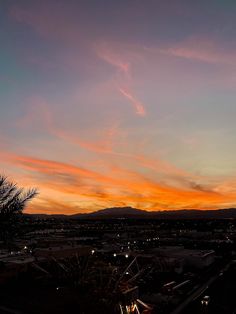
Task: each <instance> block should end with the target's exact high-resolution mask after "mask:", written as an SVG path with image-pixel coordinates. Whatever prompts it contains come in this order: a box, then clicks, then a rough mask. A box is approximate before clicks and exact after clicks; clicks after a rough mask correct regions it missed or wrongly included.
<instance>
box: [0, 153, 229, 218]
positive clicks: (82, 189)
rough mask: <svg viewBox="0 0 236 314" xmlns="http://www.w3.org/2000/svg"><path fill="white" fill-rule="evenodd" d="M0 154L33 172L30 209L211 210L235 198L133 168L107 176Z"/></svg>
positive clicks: (66, 164) (34, 159) (49, 162)
mask: <svg viewBox="0 0 236 314" xmlns="http://www.w3.org/2000/svg"><path fill="white" fill-rule="evenodd" d="M0 157H1V159H3V160H4V161H5V162H7V163H10V164H13V165H15V166H18V167H19V168H21V169H22V168H23V169H25V170H26V171H30V172H33V173H35V175H34V178H35V179H34V185H35V183H37V184H38V185H39V188H40V189H42V191H41V193H40V196H39V199H38V200H36V201H35V202H34V209H33V207H31V208H29V210H31V211H34V212H35V211H37V208H38V210H40V211H41V212H42V211H45V212H50V213H51V212H57V213H59V212H65V213H72V212H78V211H82V209H83V210H84V209H86V210H87V211H88V210H92V209H96V208H99V207H100V208H101V207H105V206H109V205H110V206H120V205H121V204H123V205H132V206H137V207H140V208H145V209H181V208H211V209H214V208H217V207H219V204H220V206H224V205H226V206H227V205H229V204H232V203H233V202H234V199H235V193H234V192H233V193H229V191H226V192H225V193H221V192H220V191H216V189H215V190H214V189H212V190H207V189H203V188H202V187H201V186H197V185H194V184H193V186H188V187H182V188H180V187H175V186H170V185H168V184H165V183H163V182H157V181H155V180H153V179H150V178H148V177H146V176H144V175H142V174H140V173H137V172H136V171H130V170H126V169H122V168H119V167H114V166H113V167H112V168H110V172H109V175H103V174H101V173H98V172H94V171H91V170H88V169H85V168H81V167H78V166H75V165H71V164H68V163H63V162H57V161H49V160H44V159H38V158H32V157H27V156H18V155H15V154H12V153H5V154H3V153H2V154H1V155H0ZM38 175H39V176H38ZM41 175H43V177H40V176H41ZM45 200H46V201H45ZM67 202H68V209H66V204H67ZM123 205H122V206H123ZM32 206H33V205H32ZM37 206H38V207H37Z"/></svg>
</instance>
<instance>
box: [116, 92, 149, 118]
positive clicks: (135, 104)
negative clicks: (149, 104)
mask: <svg viewBox="0 0 236 314" xmlns="http://www.w3.org/2000/svg"><path fill="white" fill-rule="evenodd" d="M119 92H120V93H121V94H122V95H123V96H124V97H125V98H127V99H128V100H129V101H130V103H131V104H132V105H133V107H134V108H135V112H136V114H137V115H139V116H145V115H146V110H145V107H144V105H143V104H142V103H141V102H140V101H139V100H138V99H137V98H136V97H135V96H134V95H133V94H132V93H131V91H130V90H127V89H124V88H119Z"/></svg>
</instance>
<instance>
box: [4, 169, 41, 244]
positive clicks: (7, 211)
mask: <svg viewBox="0 0 236 314" xmlns="http://www.w3.org/2000/svg"><path fill="white" fill-rule="evenodd" d="M37 194H38V192H37V190H36V189H29V190H27V191H25V190H24V189H23V188H20V187H18V186H17V184H16V183H14V182H11V181H9V180H8V178H7V177H6V176H3V175H0V239H1V240H3V241H5V242H8V241H9V240H10V239H11V238H12V236H13V235H14V231H15V230H16V227H17V222H18V218H19V216H20V214H21V213H22V211H23V210H24V208H25V205H26V203H27V202H28V201H30V200H31V199H32V198H34V197H35V196H36V195H37Z"/></svg>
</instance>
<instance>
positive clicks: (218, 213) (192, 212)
mask: <svg viewBox="0 0 236 314" xmlns="http://www.w3.org/2000/svg"><path fill="white" fill-rule="evenodd" d="M30 216H36V217H41V218H47V217H49V218H50V217H53V218H71V219H117V218H132V219H202V218H205V219H230V218H232V219H233V218H235V219H236V208H225V209H217V210H198V209H184V210H164V211H146V210H141V209H137V208H133V207H112V208H105V209H101V210H98V211H96V212H92V213H86V214H83V213H78V214H74V215H47V214H38V215H37V214H31V215H30Z"/></svg>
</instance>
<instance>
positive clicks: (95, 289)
mask: <svg viewBox="0 0 236 314" xmlns="http://www.w3.org/2000/svg"><path fill="white" fill-rule="evenodd" d="M18 229H19V230H18V233H17V237H15V240H14V241H12V242H10V243H8V246H7V247H6V244H5V243H3V242H2V243H1V250H0V268H1V272H0V297H1V300H2V302H1V307H0V313H66V312H67V313H75V312H76V313H121V314H122V313H163V314H165V313H173V314H177V313H190V312H191V313H233V311H234V310H235V308H236V301H235V298H234V292H233V291H234V280H235V278H236V262H235V260H236V221H235V220H233V219H224V220H223V219H199V220H196V219H194V220H191V219H182V220H176V219H163V220H160V219H152V220H150V219H128V218H114V219H102V218H101V219H77V218H71V217H68V218H65V217H53V216H52V217H51V216H48V217H47V216H46V215H45V216H40V215H22V217H21V220H20V225H19V228H18ZM234 259H235V260H234ZM224 287H225V288H224ZM224 289H226V292H225V293H224ZM98 308H99V312H98Z"/></svg>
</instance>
